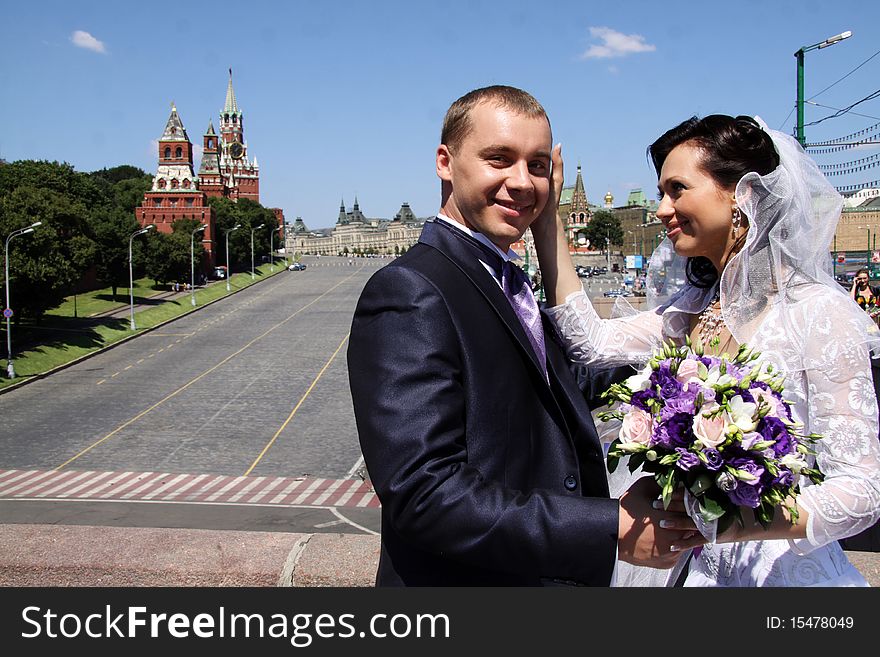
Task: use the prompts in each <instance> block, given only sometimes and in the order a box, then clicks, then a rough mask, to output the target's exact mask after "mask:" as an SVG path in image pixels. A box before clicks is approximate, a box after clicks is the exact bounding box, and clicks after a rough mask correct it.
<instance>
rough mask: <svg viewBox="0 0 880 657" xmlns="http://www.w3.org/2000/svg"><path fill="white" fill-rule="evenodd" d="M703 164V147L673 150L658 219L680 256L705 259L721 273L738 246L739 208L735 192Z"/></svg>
mask: <svg viewBox="0 0 880 657" xmlns="http://www.w3.org/2000/svg"><path fill="white" fill-rule="evenodd" d="M700 163H701V150H700V148H699V147H697V146H694V145H693V144H691V143H688V142H685V143H683V144H679V145H678V146H676V147H675V148H674V149H672V151H671V152H670V153H669V155H668V156H667V157H666V161H665V162H664V163H663V168H662V169H661V170H660V180H658V181H657V188H658V190H659V191H660V199H661V200H660V207H659V208H658V209H657V218H658V219H660V221H662V222H663V225H664V226H665V227H666V235H667V237H669V239H670V241H671V242H672V244H673V246H674V247H675V252H676V253H677V254H678V255H681V256H685V257H695V256H705V257H707V258H709V260H711V261H712V262H713V263H714V264H715V268H716V269H717V270H718V271H719V272H720V271H721V269H722V267H723V259H724V257H725V255H726V254H727V253H729V251H730V247H731V246H732V245H733V242H734V238H733V236H732V226H733V223H732V217H733V209H734V207H736V204H735V202H734V197H733V190H732V189H724V188H722V187H720V186H719V185H718V184H717V183H716V182H715V180H714V179H713V178H712V177H711V176H710V175H709V174H708V173H706V172H705V171H703V169H702V167H701V164H700ZM742 228H744V226H743V227H741V229H740V230H742Z"/></svg>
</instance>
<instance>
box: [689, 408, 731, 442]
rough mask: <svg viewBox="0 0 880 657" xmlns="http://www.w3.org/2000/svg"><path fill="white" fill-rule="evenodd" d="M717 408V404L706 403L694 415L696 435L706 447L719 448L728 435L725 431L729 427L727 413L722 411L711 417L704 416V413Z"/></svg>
mask: <svg viewBox="0 0 880 657" xmlns="http://www.w3.org/2000/svg"><path fill="white" fill-rule="evenodd" d="M717 408H718V406H717V404H706V405H704V406H703V408H702V409H701V411H700V412H699V413H697V415H696V417H694V436H695V437H696V438H697V440H699V441H700V443H702V445H703V446H704V447H711V448H712V449H715V448H717V447H718V446H719V445H720V444H721V443H723V442H724V439H725V438H726V437H727V436H726V435H725V433H724V430H725V429H726V428H727V413H720V414H718V415H715V416H713V417H711V418H708V417H705V416H704V413H707V412H709V411H711V410H715V409H717Z"/></svg>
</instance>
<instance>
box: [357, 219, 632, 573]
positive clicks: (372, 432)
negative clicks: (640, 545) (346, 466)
mask: <svg viewBox="0 0 880 657" xmlns="http://www.w3.org/2000/svg"><path fill="white" fill-rule="evenodd" d="M479 256H480V254H479V252H478V250H477V249H475V247H474V246H473V245H472V244H470V243H468V241H467V240H466V239H463V238H461V237H459V236H457V235H456V234H455V229H450V228H448V227H443V226H439V225H437V224H436V223H435V222H433V221H429V222H427V223H426V224H425V226H424V229H423V231H422V235H421V238H420V240H419V243H418V244H417V245H415V246H414V247H413V248H412V249H410V250H409V251H408V252H407V253H406V254H405V255H404V256H401V257H400V258H398V259H396V260H395V261H394V263H392V264H390V265H388V266H386V267H384V268H383V269H381V270H380V271H378V272H377V273H376V274H375V275H374V276H373V277H372V278H371V279H370V280H369V282H368V283H367V285H366V287H365V288H364V290H363V293H362V294H361V298H360V300H359V302H358V305H357V309H356V311H355V316H354V321H353V324H352V330H351V341H350V344H349V349H348V367H349V376H350V383H351V392H352V399H353V401H354V411H355V417H356V420H357V427H358V434H359V437H360V443H361V448H362V451H363V455H364V459H365V462H366V466H367V471H368V474H369V476H370V479H371V481H372V484H373V486H374V487H375V490H376V492H377V494H378V496H379V499H380V501H381V503H382V553H381V556H380V561H379V572H378V575H377V584H378V585H387V586H394V585H398V586H456V585H468V586H473V585H480V586H487V585H490V586H499V585H520V586H535V585H542V584H547V583H553V582H562V583H577V584H588V585H598V586H607V585H608V584H609V581H610V577H611V573H612V569H613V566H614V558H615V554H616V547H617V522H618V503H617V500H611V499H609V498H608V487H607V481H606V474H605V466H604V460H603V454H602V449H601V446H600V444H599V442H598V439H597V436H596V431H595V427H594V426H593V423H592V419H591V417H590V413H589V409H588V408H587V406H586V403H585V401H584V398H583V395H582V394H581V391H580V390H579V389H578V387H577V384H576V382H575V380H574V378H573V377H572V375H571V373H570V371H569V367H568V363H567V361H566V358H565V356H564V354H563V352H562V349H561V347H560V346H559V345H558V344H557V343H556V342H555V339H554V335H555V334H554V332H553V330H552V328H550V325H549V324H548V323H545V336H546V340H545V341H546V346H547V360H548V371H549V379H550V380H549V384H548V382H547V380H546V379H544V377H543V374H542V372H541V369H540V368H539V367H538V362H537V359H536V357H535V354H534V351H533V350H532V348H531V346H530V344H529V342H528V339H527V338H526V335H525V332H524V330H523V328H522V326H521V325H520V323H519V321H518V320H517V317H516V315H515V314H514V312H513V309H512V308H511V306H510V304H509V302H508V301H507V299H506V297H505V296H504V294H503V292H502V291H501V289H500V287H499V286H498V284H497V283H496V282H495V281H494V280H493V279H492V276H491V275H490V274H489V272H488V271H486V269H485V268H484V267H483V265H481V264H480V262H479V261H478V258H479ZM547 321H548V320H547V319H546V318H545V322H547Z"/></svg>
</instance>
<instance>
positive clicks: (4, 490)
mask: <svg viewBox="0 0 880 657" xmlns="http://www.w3.org/2000/svg"><path fill="white" fill-rule="evenodd" d="M39 472H40V471H39V470H28V471H27V472H23V473H21V474H20V475H18V476H17V477H13V478H12V479H10V480H9V481H5V482H3V486H0V495H8V494H9V493H12V492H14V491H17V490H19V489H21V488H24V487H25V486H30V485H31V484H33V483H35V482H37V481H40V479H45V478H46V477H51V476H52V475H53V474H54V475H57V474H58V473H57V472H55V471H54V470H49V471H48V472H42V473H40V474H37V473H39ZM34 474H36V475H37V476H36V477H31V475H34ZM22 479H24V481H21V480H22ZM16 481H18V482H19V483H18V484H17V485H12V486H10V484H15V482H16Z"/></svg>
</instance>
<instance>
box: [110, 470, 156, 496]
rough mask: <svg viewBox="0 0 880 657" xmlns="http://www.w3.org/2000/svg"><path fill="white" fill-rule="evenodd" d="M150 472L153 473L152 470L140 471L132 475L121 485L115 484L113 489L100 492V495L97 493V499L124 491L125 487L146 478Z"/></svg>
mask: <svg viewBox="0 0 880 657" xmlns="http://www.w3.org/2000/svg"><path fill="white" fill-rule="evenodd" d="M151 474H153V473H152V472H141V473H139V474H138V475H137V476H135V477H132V478H131V479H129V480H128V481H126V482H125V483H124V484H122V485H121V486H117V487H116V488H114V489H112V490H109V491H107V492H106V493H104V494H102V495H99V496H98V499H104V498H107V497H112V496H113V495H116V494H117V493H121V492H122V491H124V490H125V489H126V488H131V487H132V486H136V485H137V484H138V483H139V482H141V481H143V480H144V479H146V478H147V477H149V476H150V475H151Z"/></svg>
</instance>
